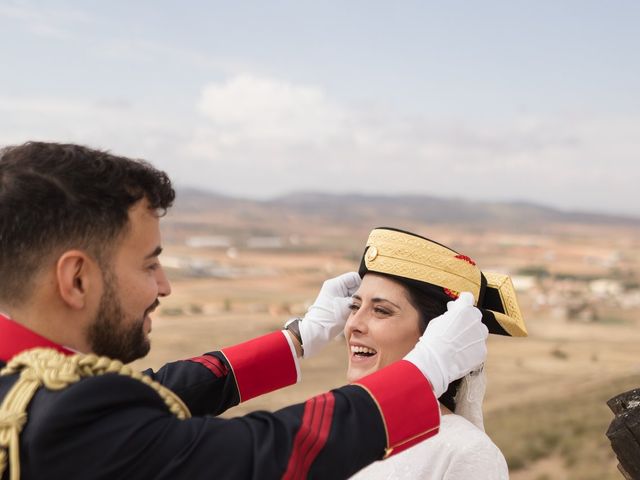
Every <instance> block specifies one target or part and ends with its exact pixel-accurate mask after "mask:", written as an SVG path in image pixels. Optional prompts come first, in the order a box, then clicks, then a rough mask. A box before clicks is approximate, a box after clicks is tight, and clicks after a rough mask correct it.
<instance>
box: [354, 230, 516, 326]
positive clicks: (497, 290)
mask: <svg viewBox="0 0 640 480" xmlns="http://www.w3.org/2000/svg"><path fill="white" fill-rule="evenodd" d="M367 272H376V273H383V274H386V275H391V276H393V277H398V278H399V279H409V280H413V281H414V282H412V283H414V284H415V283H416V282H417V283H418V284H420V285H421V286H425V287H427V288H429V292H430V293H433V294H435V295H437V296H440V297H441V298H442V295H443V294H444V295H446V297H449V298H457V297H458V295H459V294H460V292H471V293H472V294H473V297H474V298H475V299H476V306H477V307H478V308H479V309H480V310H481V311H482V321H483V323H484V324H485V325H487V327H488V329H489V332H490V333H495V334H498V335H509V336H513V337H525V336H527V329H526V327H525V324H524V320H523V318H522V313H521V311H520V307H519V306H518V301H517V299H516V293H515V289H514V288H513V284H512V282H511V278H509V276H508V275H503V274H499V273H490V272H485V273H483V272H482V271H480V269H479V268H478V267H477V265H476V264H475V262H474V261H473V260H471V259H470V258H469V257H467V256H466V255H461V254H459V253H458V252H455V251H454V250H451V249H450V248H447V247H445V246H444V245H440V244H439V243H436V242H434V241H432V240H429V239H427V238H424V237H421V236H419V235H415V234H413V233H409V232H404V231H401V230H395V229H391V228H376V229H375V230H373V231H372V232H371V233H370V235H369V239H368V240H367V245H366V247H365V252H364V255H363V258H362V262H361V264H360V276H364V274H365V273H367Z"/></svg>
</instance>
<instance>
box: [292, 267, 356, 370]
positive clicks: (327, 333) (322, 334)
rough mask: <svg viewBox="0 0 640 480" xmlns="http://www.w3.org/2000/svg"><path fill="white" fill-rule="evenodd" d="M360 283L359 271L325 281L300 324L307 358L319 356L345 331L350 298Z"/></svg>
mask: <svg viewBox="0 0 640 480" xmlns="http://www.w3.org/2000/svg"><path fill="white" fill-rule="evenodd" d="M360 282H361V279H360V275H358V274H357V273H356V272H349V273H344V274H342V275H340V276H338V277H335V278H332V279H330V280H327V281H326V282H324V284H323V285H322V288H321V289H320V293H319V294H318V298H316V301H315V302H313V305H311V306H310V307H309V310H307V313H306V315H305V316H304V318H303V319H302V321H301V322H300V324H299V327H300V336H301V337H302V346H303V348H304V358H309V357H312V356H314V355H316V354H317V353H318V352H319V351H320V350H321V349H322V347H324V346H325V345H326V344H327V343H328V342H329V341H330V340H332V339H334V338H335V337H336V336H337V335H338V334H339V333H340V332H342V330H343V329H344V325H345V323H347V317H348V316H349V313H350V310H349V305H350V303H351V295H353V294H354V293H355V292H356V290H357V289H358V287H359V286H360Z"/></svg>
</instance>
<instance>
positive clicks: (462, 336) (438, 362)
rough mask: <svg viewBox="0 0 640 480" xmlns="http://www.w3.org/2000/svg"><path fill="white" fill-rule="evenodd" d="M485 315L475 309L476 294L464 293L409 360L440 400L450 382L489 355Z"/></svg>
mask: <svg viewBox="0 0 640 480" xmlns="http://www.w3.org/2000/svg"><path fill="white" fill-rule="evenodd" d="M481 319H482V313H481V312H480V310H478V309H477V308H476V307H474V306H473V295H472V294H471V293H468V292H463V293H462V294H460V297H459V298H458V299H457V300H456V301H455V302H449V303H447V311H446V312H445V313H444V314H442V315H440V316H439V317H436V318H434V319H433V320H431V322H429V324H428V325H427V329H426V330H425V332H424V334H423V335H422V337H420V340H419V341H418V343H417V344H416V346H415V347H414V349H413V350H411V351H410V352H409V353H408V354H407V355H406V356H405V357H404V359H405V360H408V361H410V362H411V363H413V364H414V365H416V366H417V367H418V368H419V369H420V371H421V372H422V373H423V374H424V375H425V376H426V377H427V378H428V379H429V381H430V382H431V385H432V386H433V390H434V392H435V394H436V397H440V396H441V395H442V394H443V393H444V392H445V391H446V390H447V388H449V383H451V382H452V381H454V380H457V379H458V378H461V377H463V376H465V375H466V374H467V373H469V372H470V371H471V370H473V369H475V368H476V367H478V366H479V365H480V364H481V363H483V362H484V360H485V358H486V356H487V345H486V340H487V336H488V335H489V331H488V330H487V327H486V326H485V325H483V324H482V323H481Z"/></svg>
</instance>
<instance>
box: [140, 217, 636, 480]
mask: <svg viewBox="0 0 640 480" xmlns="http://www.w3.org/2000/svg"><path fill="white" fill-rule="evenodd" d="M231 220H232V219H226V220H225V224H226V225H228V224H229V222H231ZM194 221H196V220H194ZM216 221H219V222H223V220H220V219H217V220H216V219H214V220H212V222H213V223H215V222H216ZM167 224H168V226H166V227H164V228H165V229H167V230H168V232H167V233H168V234H167V235H166V238H168V242H167V245H166V253H165V254H163V256H164V257H166V259H167V260H168V261H169V263H170V261H171V259H175V258H181V259H191V260H193V259H196V260H198V262H205V263H206V262H209V263H207V264H213V265H215V266H216V268H222V269H223V270H220V271H225V270H224V269H227V271H229V272H231V273H230V274H229V275H224V274H223V275H217V276H208V275H204V276H199V275H192V274H188V272H187V273H185V270H184V269H178V268H169V269H168V271H169V274H170V277H171V279H172V285H173V293H172V295H171V296H170V297H168V298H166V299H164V300H163V301H162V304H161V307H160V309H158V311H157V313H156V314H155V316H154V320H153V322H154V323H153V333H152V339H153V340H152V342H153V348H152V353H151V354H150V355H149V356H148V357H147V358H146V359H144V360H141V361H139V362H138V364H137V366H138V367H139V368H146V367H153V368H157V367H158V366H160V365H162V364H163V363H164V362H166V361H169V360H172V359H179V358H185V357H189V356H191V355H196V354H200V353H202V352H206V351H211V350H215V349H217V348H220V347H223V346H225V345H230V344H234V343H238V342H242V341H244V340H247V339H249V338H251V337H254V336H256V335H260V334H262V333H266V332H270V331H273V330H274V329H277V328H280V326H281V325H282V324H283V322H284V321H285V320H286V319H287V318H289V317H291V316H294V315H301V314H303V313H304V311H305V309H306V307H307V306H308V305H309V304H310V303H311V302H312V301H313V299H314V297H315V295H316V293H317V290H318V289H319V287H320V285H321V283H322V281H323V280H324V279H326V278H328V277H330V276H333V275H336V274H338V273H341V272H343V271H347V270H354V269H357V265H358V260H359V254H360V252H361V250H362V247H363V245H364V242H365V240H366V236H367V233H368V230H369V228H370V226H359V227H358V226H354V227H345V226H342V227H326V228H322V226H319V227H314V228H311V227H310V228H308V229H306V230H304V232H305V233H304V234H297V233H295V232H294V233H292V230H291V228H289V230H288V235H293V234H295V235H296V237H295V241H294V242H293V244H292V245H285V246H284V247H282V248H262V249H260V248H253V249H252V248H243V247H237V248H236V247H233V248H232V249H230V248H229V247H222V248H221V247H209V248H194V247H189V246H186V245H185V235H183V234H182V233H181V232H180V229H178V228H177V227H176V226H175V225H174V224H172V218H171V217H170V218H169V219H168V222H167ZM401 226H402V227H405V228H411V229H413V230H414V231H417V232H419V233H422V234H424V235H425V236H429V237H430V238H433V239H435V240H438V241H441V242H442V243H444V244H448V245H450V246H452V247H454V248H456V249H457V250H459V251H462V252H464V253H467V254H469V255H471V256H472V257H473V258H474V259H476V260H477V261H478V264H479V265H480V266H481V267H485V266H486V267H491V268H496V269H501V270H503V271H510V272H512V273H515V272H518V271H522V270H523V269H526V268H535V269H540V268H544V269H545V271H546V273H545V275H548V276H549V278H548V279H543V280H544V281H545V282H547V284H548V286H547V289H548V291H547V294H548V298H551V297H552V295H551V294H553V293H554V292H556V291H557V292H564V297H563V298H565V299H566V298H569V300H565V301H568V302H570V300H571V295H574V296H578V295H579V294H578V293H572V291H571V289H570V288H569V289H568V293H567V292H565V291H566V290H567V288H568V287H566V284H565V283H563V282H565V280H563V279H566V278H567V276H568V277H572V276H573V277H575V278H578V279H584V278H599V277H606V278H611V276H612V275H620V276H623V277H624V279H626V280H625V281H627V284H628V286H629V289H630V290H629V291H632V288H633V282H634V281H636V282H637V280H638V278H640V238H639V236H638V231H637V230H633V229H624V228H614V227H593V226H574V227H562V228H556V229H551V230H549V231H546V232H541V233H529V234H523V233H518V232H515V233H514V232H504V231H503V232H495V231H493V232H488V231H468V230H463V229H455V228H452V227H443V226H440V227H434V228H430V229H427V228H426V227H425V226H423V225H401ZM234 228H235V229H236V230H235V231H240V232H242V231H243V228H246V226H243V225H242V224H241V222H240V223H239V224H237V225H234ZM621 255H622V257H621ZM487 269H489V268H487ZM612 272H614V273H612ZM549 282H551V283H550V284H549ZM625 294H626V293H625V292H623V294H622V295H623V296H624V295H625ZM539 297H540V291H539V290H534V291H523V292H520V293H519V299H520V303H521V307H522V308H523V311H524V316H525V320H526V322H527V325H528V328H529V333H530V335H529V337H528V338H517V339H516V338H504V337H494V336H492V338H491V339H490V342H489V358H488V361H487V366H486V368H487V372H488V379H489V385H488V391H487V395H486V400H485V421H486V427H487V431H488V433H489V434H490V435H491V436H492V438H493V439H494V441H495V442H496V444H497V445H498V446H499V447H500V448H501V449H502V451H503V452H504V454H505V457H506V458H507V461H508V463H509V466H510V472H511V478H512V479H514V480H545V479H554V480H555V479H575V480H578V479H580V480H590V479H594V480H595V479H600V480H601V479H609V478H611V479H616V478H622V477H621V475H620V474H619V473H618V472H617V470H616V461H615V458H614V455H613V453H612V452H611V450H610V448H609V442H608V440H607V438H606V436H605V431H606V429H607V426H608V425H609V422H610V421H611V419H612V414H611V412H610V411H609V410H608V408H607V406H606V403H605V402H606V400H607V399H608V398H610V397H612V396H614V395H615V394H618V393H621V392H622V391H625V390H629V389H631V388H633V387H638V386H640V353H639V352H640V348H639V346H638V345H640V308H639V307H631V308H629V307H628V306H623V305H621V304H620V302H616V301H611V299H609V298H606V297H605V298H604V299H602V300H601V301H599V302H597V304H596V309H597V315H596V316H595V318H589V319H587V320H585V319H583V318H582V317H576V318H575V319H574V318H567V317H566V315H565V316H563V315H561V314H560V313H559V311H560V310H561V308H560V307H561V306H562V305H561V304H560V305H557V304H548V305H547V304H545V303H544V302H541V301H540V298H539ZM345 362H346V351H345V346H344V342H343V341H340V340H337V341H336V342H335V343H334V344H333V345H331V346H330V347H329V348H328V349H327V350H326V351H325V352H323V354H322V355H321V356H319V357H318V358H314V359H311V360H308V361H304V362H303V365H302V369H303V381H302V382H301V383H300V384H298V385H295V386H292V387H289V388H286V389H284V390H282V391H279V392H274V393H272V394H269V395H266V396H264V397H262V398H258V399H254V400H252V401H249V402H247V403H246V404H243V405H240V406H238V407H236V408H234V409H231V410H230V411H229V412H227V413H226V414H225V415H228V416H234V415H241V414H243V413H246V412H249V411H252V410H257V409H267V410H275V409H278V408H280V407H282V406H285V405H287V404H289V403H291V402H299V401H303V400H305V399H306V398H308V397H309V396H311V395H314V394H317V393H320V392H322V391H324V390H326V389H330V388H332V387H336V386H339V385H341V384H343V383H344V374H345ZM413 401H418V400H417V399H416V400H413Z"/></svg>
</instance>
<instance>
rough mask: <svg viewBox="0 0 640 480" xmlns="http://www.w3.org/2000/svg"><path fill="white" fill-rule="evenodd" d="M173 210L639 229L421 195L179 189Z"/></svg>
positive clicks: (532, 207) (542, 209) (583, 216)
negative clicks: (244, 194) (248, 194)
mask: <svg viewBox="0 0 640 480" xmlns="http://www.w3.org/2000/svg"><path fill="white" fill-rule="evenodd" d="M176 210H177V211H178V212H179V211H183V212H196V211H199V212H203V211H205V210H211V211H213V210H225V213H226V214H227V215H234V213H235V214H237V215H238V216H240V217H245V218H248V217H254V218H264V219H266V218H273V219H276V218H278V217H280V218H284V217H288V216H289V217H290V216H295V217H305V218H307V219H311V218H313V219H318V220H324V221H327V222H331V223H339V224H341V223H344V222H355V223H358V224H360V223H365V224H368V225H371V224H375V225H383V224H394V222H395V221H397V220H405V221H415V222H424V223H437V224H468V225H484V226H492V225H495V226H510V227H514V226H522V227H529V228H531V227H533V228H535V227H537V226H542V225H546V224H593V225H610V226H613V225H620V226H629V227H640V217H637V218H635V217H626V216H621V215H606V214H599V213H588V212H576V211H564V210H559V209H555V208H551V207H546V206H543V205H537V204H533V203H527V202H479V201H469V200H462V199H456V198H441V197H432V196H421V195H396V196H382V195H361V194H349V195H343V194H326V193H295V194H290V195H285V196H281V197H276V198H273V199H270V200H264V201H260V200H250V199H243V198H234V197H229V196H225V195H220V194H216V193H209V192H204V191H201V190H194V189H182V190H179V191H178V199H177V201H176Z"/></svg>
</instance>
